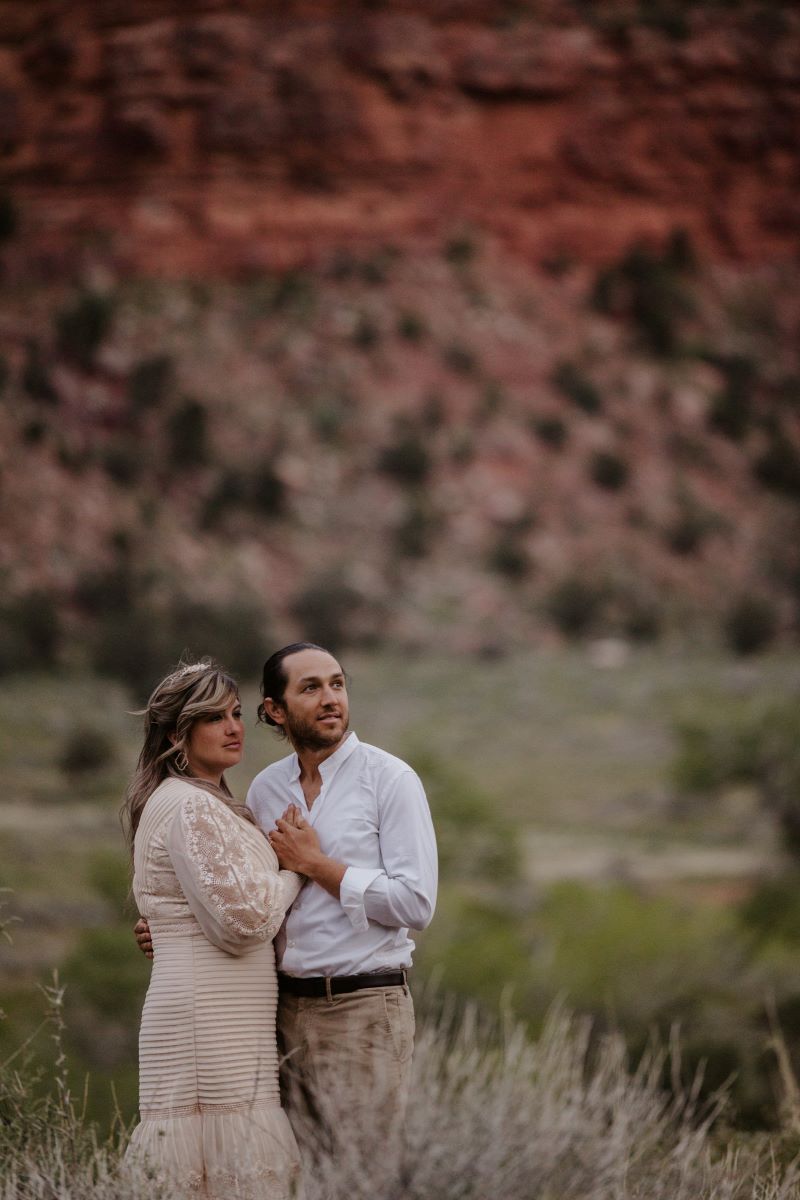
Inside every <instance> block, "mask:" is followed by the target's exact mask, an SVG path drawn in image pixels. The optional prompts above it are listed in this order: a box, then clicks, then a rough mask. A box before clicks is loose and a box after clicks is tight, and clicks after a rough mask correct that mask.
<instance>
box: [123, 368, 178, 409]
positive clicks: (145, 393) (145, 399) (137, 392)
mask: <svg viewBox="0 0 800 1200" xmlns="http://www.w3.org/2000/svg"><path fill="white" fill-rule="evenodd" d="M174 382H175V366H174V363H173V361H172V358H171V357H170V355H169V354H154V355H152V356H151V357H149V358H143V359H142V360H141V361H140V362H138V363H137V364H136V366H135V367H134V368H133V370H132V371H131V374H130V376H129V378H128V403H129V404H130V406H131V408H133V409H134V410H135V411H137V412H139V411H142V410H144V409H146V408H157V407H159V406H160V405H162V404H163V403H164V401H165V400H166V399H167V398H168V396H169V394H170V392H171V391H172V388H173V385H174Z"/></svg>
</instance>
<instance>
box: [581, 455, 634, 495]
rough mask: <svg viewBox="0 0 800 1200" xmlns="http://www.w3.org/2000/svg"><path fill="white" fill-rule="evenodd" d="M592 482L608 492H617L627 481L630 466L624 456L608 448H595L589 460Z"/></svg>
mask: <svg viewBox="0 0 800 1200" xmlns="http://www.w3.org/2000/svg"><path fill="white" fill-rule="evenodd" d="M589 475H590V477H591V479H592V482H593V483H596V484H597V486H598V487H601V488H604V489H605V490H606V491H609V492H618V491H619V490H620V489H621V488H623V487H624V486H625V484H626V483H627V482H628V477H629V475H630V467H629V466H628V464H627V462H626V461H625V459H624V458H620V456H619V455H618V454H614V453H612V452H611V451H609V450H596V451H595V452H594V454H593V455H592V457H591V459H590V460H589Z"/></svg>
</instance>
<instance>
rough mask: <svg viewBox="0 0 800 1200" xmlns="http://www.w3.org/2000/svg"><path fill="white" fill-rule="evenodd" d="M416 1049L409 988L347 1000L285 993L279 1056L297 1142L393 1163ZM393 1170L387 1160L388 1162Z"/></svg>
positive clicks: (378, 990) (383, 990)
mask: <svg viewBox="0 0 800 1200" xmlns="http://www.w3.org/2000/svg"><path fill="white" fill-rule="evenodd" d="M413 1049H414V1003H413V1001H412V999H411V993H410V992H409V990H408V988H407V987H388V988H364V989H363V990H361V991H358V992H350V993H349V994H347V995H344V996H333V997H332V998H331V999H330V1000H328V999H327V998H326V997H324V996H323V997H319V998H317V997H314V998H313V999H312V998H306V997H303V996H289V995H286V994H285V993H282V994H281V997H280V1003H279V1004H278V1050H279V1053H280V1055H281V1059H282V1062H281V1092H282V1097H283V1103H284V1105H285V1107H286V1110H287V1113H288V1115H289V1119H290V1121H291V1122H292V1125H293V1127H294V1130H295V1134H296V1136H297V1139H298V1141H299V1142H300V1144H301V1147H303V1149H304V1151H305V1152H306V1153H307V1152H308V1150H309V1143H313V1144H314V1145H319V1144H320V1139H321V1138H324V1139H325V1141H326V1143H327V1145H328V1147H329V1148H331V1149H334V1150H335V1149H338V1148H342V1147H345V1148H346V1149H347V1151H348V1153H359V1154H361V1155H366V1156H370V1155H372V1154H374V1153H375V1151H376V1147H379V1148H380V1154H381V1155H382V1156H384V1155H387V1154H388V1158H389V1160H391V1158H392V1154H393V1150H394V1149H396V1148H397V1146H398V1145H399V1141H400V1135H401V1133H402V1128H403V1120H404V1117H405V1111H406V1105H407V1103H408V1093H409V1087H410V1083H411V1056H412V1052H413ZM386 1165H387V1166H389V1165H390V1164H389V1162H388V1161H387V1163H386Z"/></svg>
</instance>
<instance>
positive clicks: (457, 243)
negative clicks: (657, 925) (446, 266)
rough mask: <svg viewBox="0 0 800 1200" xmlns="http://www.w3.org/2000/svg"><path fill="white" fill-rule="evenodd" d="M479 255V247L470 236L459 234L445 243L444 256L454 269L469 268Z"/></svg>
mask: <svg viewBox="0 0 800 1200" xmlns="http://www.w3.org/2000/svg"><path fill="white" fill-rule="evenodd" d="M477 253H478V247H477V245H476V243H475V240H474V239H473V238H472V237H470V235H469V234H458V235H456V236H455V237H451V238H448V240H447V241H446V242H445V246H444V256H445V258H446V259H447V261H448V262H449V263H451V264H452V266H454V267H468V266H469V265H470V263H471V262H473V261H474V259H475V258H476V256H477Z"/></svg>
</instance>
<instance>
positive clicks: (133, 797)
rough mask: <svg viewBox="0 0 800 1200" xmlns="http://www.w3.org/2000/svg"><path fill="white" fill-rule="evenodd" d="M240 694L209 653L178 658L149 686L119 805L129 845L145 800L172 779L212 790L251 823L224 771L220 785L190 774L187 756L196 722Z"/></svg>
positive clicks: (251, 816) (252, 819) (134, 833)
mask: <svg viewBox="0 0 800 1200" xmlns="http://www.w3.org/2000/svg"><path fill="white" fill-rule="evenodd" d="M238 697H239V686H238V684H237V683H236V680H235V679H233V678H232V677H231V676H230V675H228V674H227V672H225V671H223V669H222V667H220V666H219V664H218V663H215V662H214V661H213V660H212V659H210V658H204V659H201V660H200V661H199V662H195V663H180V664H179V665H178V666H177V667H176V668H175V670H174V671H171V672H170V674H169V675H167V677H166V679H162V680H161V683H159V684H158V685H157V686H156V687H155V688H154V689H153V693H152V695H151V696H150V699H149V700H148V701H147V706H146V707H145V708H144V709H142V710H141V711H140V712H139V713H137V714H136V715H137V716H143V717H144V745H143V746H142V750H141V753H140V755H139V761H138V762H137V764H136V770H135V771H134V774H133V778H132V779H131V781H130V783H129V784H128V787H127V790H126V792H125V801H124V804H123V806H122V820H123V824H124V826H125V831H126V834H127V837H128V842H129V844H130V846H131V848H132V847H133V839H134V837H135V835H136V830H137V828H138V826H139V821H140V820H141V816H142V811H143V809H144V806H145V804H146V803H147V801H148V799H149V798H150V796H151V795H152V794H153V792H154V791H155V790H156V788H157V787H158V785H159V784H160V783H163V781H164V780H165V779H170V778H172V779H185V780H186V782H187V783H193V784H195V786H197V787H199V788H202V789H203V790H204V791H207V792H212V793H213V794H214V795H215V796H219V798H220V799H221V800H224V801H225V803H226V804H227V805H228V807H229V808H231V809H233V811H234V812H235V813H238V815H239V816H240V817H244V818H245V819H246V820H248V821H251V822H252V823H253V824H255V820H254V818H253V814H252V813H251V812H250V810H249V808H247V807H246V806H245V805H244V804H238V803H237V802H236V801H235V800H234V798H233V795H232V793H231V790H230V788H229V787H228V785H227V783H226V782H225V777H224V775H223V777H222V780H221V782H220V786H219V787H217V786H216V784H213V783H210V782H209V781H208V780H207V779H197V778H195V777H194V776H193V775H191V774H190V768H189V764H188V760H187V757H186V748H187V746H188V744H189V738H190V735H191V732H192V728H193V726H194V724H195V722H197V721H198V720H200V719H201V718H202V717H207V716H210V715H211V714H212V713H218V712H224V711H225V709H226V708H227V707H228V705H229V704H230V703H231V700H233V699H234V698H235V699H238Z"/></svg>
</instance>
